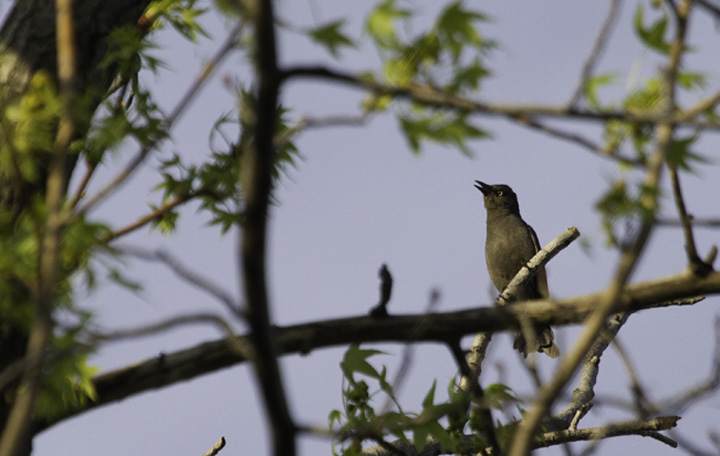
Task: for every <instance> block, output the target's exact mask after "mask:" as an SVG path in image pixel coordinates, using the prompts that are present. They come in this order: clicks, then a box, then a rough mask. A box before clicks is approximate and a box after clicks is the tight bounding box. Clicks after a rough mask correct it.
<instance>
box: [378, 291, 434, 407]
mask: <svg viewBox="0 0 720 456" xmlns="http://www.w3.org/2000/svg"><path fill="white" fill-rule="evenodd" d="M439 302H440V292H439V291H438V290H437V289H435V288H433V289H432V290H431V291H430V297H429V299H428V304H427V306H426V307H425V310H424V313H425V315H427V318H425V319H424V320H421V321H420V322H419V323H418V328H417V330H418V333H419V334H421V333H422V332H423V331H424V329H425V327H426V326H427V325H431V324H432V321H433V315H434V314H433V312H434V311H435V308H436V307H437V305H438V303H439ZM415 347H416V344H407V345H405V348H404V349H403V353H402V356H401V358H400V364H399V366H398V369H397V373H396V374H395V378H394V379H393V381H392V383H391V385H392V390H393V391H394V392H395V393H396V395H397V392H398V391H399V390H400V388H402V386H403V383H404V382H405V378H406V377H407V374H408V372H410V366H411V365H412V361H413V354H414V352H415ZM392 404H393V401H392V399H391V398H388V399H387V401H386V402H385V405H384V406H383V407H382V408H381V409H380V410H382V411H383V412H382V413H387V412H388V411H389V410H390V407H391V406H392Z"/></svg>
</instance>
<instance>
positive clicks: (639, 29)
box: [634, 3, 670, 55]
mask: <svg viewBox="0 0 720 456" xmlns="http://www.w3.org/2000/svg"><path fill="white" fill-rule="evenodd" d="M644 24H645V19H644V17H643V6H642V3H639V4H638V7H637V10H636V11H635V23H634V25H635V27H634V29H635V33H636V34H637V35H638V37H640V40H642V42H643V43H644V44H645V45H647V46H648V47H650V48H651V49H655V50H656V51H658V52H660V53H661V54H664V55H667V54H668V52H670V44H669V43H668V42H666V41H665V32H666V31H667V24H668V18H667V15H666V14H665V13H663V15H662V16H661V17H660V18H658V19H657V20H656V21H655V22H653V23H652V24H651V25H649V26H648V27H647V28H646V27H645V25H644Z"/></svg>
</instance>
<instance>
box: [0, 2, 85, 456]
mask: <svg viewBox="0 0 720 456" xmlns="http://www.w3.org/2000/svg"><path fill="white" fill-rule="evenodd" d="M74 29H75V26H74V21H73V2H72V0H56V1H55V35H56V65H57V75H58V81H59V89H60V90H59V92H60V93H59V95H60V100H61V101H62V112H61V113H60V118H59V120H58V127H57V131H56V135H55V142H54V144H53V148H52V155H51V157H50V167H49V170H48V175H47V184H46V186H45V188H46V191H45V208H44V209H45V211H46V213H47V215H46V217H45V221H44V226H43V227H42V229H41V230H40V232H41V236H40V238H39V239H37V241H38V244H40V246H41V249H40V253H39V256H40V258H39V264H38V266H39V269H38V271H37V272H38V277H39V280H38V284H37V289H36V290H34V291H35V296H34V301H35V305H36V308H35V315H34V317H33V321H32V325H31V327H30V331H29V332H30V334H29V337H28V342H27V349H26V352H25V353H26V354H25V356H26V357H27V358H29V359H42V357H43V355H44V353H45V351H46V350H47V349H48V347H49V345H50V343H51V336H52V331H53V320H52V311H53V306H54V304H55V286H56V282H57V280H58V262H59V258H60V243H61V238H62V232H63V220H62V219H63V217H62V212H63V207H62V205H63V200H64V198H65V194H66V183H67V172H68V171H67V169H66V165H65V162H66V159H67V155H68V153H67V152H68V148H69V147H70V142H71V141H72V138H73V135H74V133H75V115H76V113H75V51H76V49H75V30H74ZM42 374H43V372H42V365H41V364H39V363H38V364H35V363H27V366H26V367H25V369H24V372H23V375H22V380H21V382H20V386H19V388H18V390H17V396H16V397H15V400H14V402H13V405H12V408H11V409H10V414H9V415H8V418H7V423H5V427H4V429H3V431H2V436H1V437H2V438H0V456H13V455H16V454H20V452H21V451H22V452H24V451H26V449H25V448H24V447H25V446H26V445H27V441H26V439H27V436H28V429H29V427H30V423H31V420H32V415H33V411H34V408H35V399H36V397H37V394H38V392H39V390H40V387H41V385H42V382H41V380H42Z"/></svg>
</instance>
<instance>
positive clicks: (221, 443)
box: [203, 437, 225, 456]
mask: <svg viewBox="0 0 720 456" xmlns="http://www.w3.org/2000/svg"><path fill="white" fill-rule="evenodd" d="M224 447H225V437H220V439H219V440H218V441H217V442H215V445H213V446H212V448H210V449H209V450H208V451H207V452H206V453H205V454H203V456H217V454H218V453H220V450H222V449H223V448H224Z"/></svg>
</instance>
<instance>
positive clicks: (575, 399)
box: [543, 313, 630, 430]
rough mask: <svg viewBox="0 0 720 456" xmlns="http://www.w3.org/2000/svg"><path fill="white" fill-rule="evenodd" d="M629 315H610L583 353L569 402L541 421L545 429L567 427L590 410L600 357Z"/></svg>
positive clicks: (598, 371)
mask: <svg viewBox="0 0 720 456" xmlns="http://www.w3.org/2000/svg"><path fill="white" fill-rule="evenodd" d="M629 316H630V314H629V313H620V314H615V315H613V316H612V317H610V319H609V321H608V324H607V326H606V328H605V330H604V331H602V332H601V333H600V335H599V337H598V338H597V339H596V340H595V342H594V343H593V345H592V346H591V347H590V351H589V352H588V354H587V355H585V359H584V361H583V365H582V368H581V369H580V379H579V380H578V385H577V387H576V388H575V389H574V390H573V394H572V399H571V401H570V403H569V404H568V405H567V406H566V407H565V408H564V409H563V410H562V411H560V412H558V413H556V414H555V415H553V416H552V417H550V418H549V419H546V420H545V421H544V422H543V426H544V427H545V428H546V429H548V430H561V429H567V428H568V426H570V425H571V423H572V422H573V421H575V422H577V421H579V420H580V419H581V418H582V417H584V416H585V414H586V413H587V412H588V411H590V408H592V406H593V402H592V401H593V398H594V397H595V384H596V382H597V378H598V375H599V374H600V358H601V357H602V355H603V353H605V350H607V348H608V347H609V346H610V342H612V340H613V338H614V337H615V335H616V334H617V333H618V331H620V328H622V327H623V325H624V324H625V323H626V322H627V320H628V317H629Z"/></svg>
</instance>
